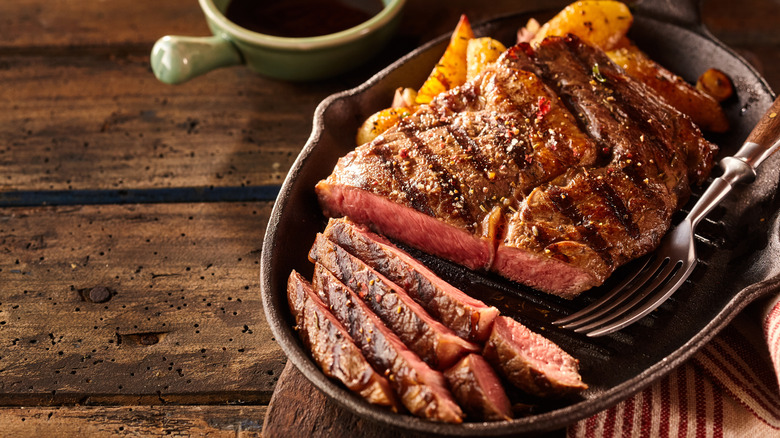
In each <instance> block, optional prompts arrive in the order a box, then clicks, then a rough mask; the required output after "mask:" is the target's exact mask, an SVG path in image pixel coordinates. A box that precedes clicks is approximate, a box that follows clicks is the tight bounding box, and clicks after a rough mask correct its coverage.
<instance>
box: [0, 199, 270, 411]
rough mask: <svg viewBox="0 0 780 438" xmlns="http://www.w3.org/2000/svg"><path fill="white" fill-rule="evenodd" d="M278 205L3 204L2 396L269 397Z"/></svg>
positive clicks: (7, 399) (111, 399)
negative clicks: (267, 231) (269, 277)
mask: <svg viewBox="0 0 780 438" xmlns="http://www.w3.org/2000/svg"><path fill="white" fill-rule="evenodd" d="M270 209H271V203H250V204H241V203H227V204H226V203H211V204H145V205H126V206H116V205H109V206H74V207H48V208H47V207H41V208H12V209H9V208H6V209H0V236H2V237H0V404H3V405H24V404H28V405H29V404H35V405H40V404H56V403H81V404H90V403H104V404H105V403H107V404H119V403H122V404H126V403H131V404H138V403H142V404H160V403H168V402H176V403H187V404H191V403H217V402H239V401H243V402H246V401H253V402H267V401H268V400H269V399H270V395H271V392H272V390H273V388H274V385H275V382H276V379H277V377H278V375H279V373H280V372H281V370H282V367H283V365H284V363H285V357H284V355H283V353H282V351H281V349H280V348H279V346H278V345H277V344H276V343H275V342H274V339H273V336H272V334H271V332H270V329H269V327H268V325H267V323H266V322H265V317H264V314H263V309H262V305H261V302H260V290H259V288H260V286H259V281H260V278H259V275H258V273H259V258H260V249H261V245H262V237H263V233H264V228H265V226H266V221H267V219H268V215H269V214H270ZM102 288H106V289H107V290H103V289H102Z"/></svg>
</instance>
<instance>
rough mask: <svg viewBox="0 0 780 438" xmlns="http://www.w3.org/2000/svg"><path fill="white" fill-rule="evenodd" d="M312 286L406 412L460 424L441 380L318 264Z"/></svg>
mask: <svg viewBox="0 0 780 438" xmlns="http://www.w3.org/2000/svg"><path fill="white" fill-rule="evenodd" d="M313 283H314V287H315V289H316V290H317V292H318V293H319V294H320V296H322V297H323V299H324V301H325V302H326V303H328V305H329V307H330V309H331V310H332V312H333V314H334V315H335V316H336V318H337V319H338V320H339V321H340V322H341V323H342V324H344V326H345V327H346V329H347V332H348V333H349V334H350V336H351V337H352V339H353V340H354V342H355V344H356V345H357V346H358V347H360V349H361V351H362V352H363V355H364V356H365V358H366V359H367V360H368V362H369V363H371V365H372V366H373V367H374V369H375V370H377V371H378V372H380V373H381V374H383V375H385V376H386V377H387V379H388V380H389V381H390V384H391V385H392V386H393V389H395V391H396V394H398V396H399V398H400V399H401V403H402V404H403V405H404V406H405V407H406V409H408V410H409V412H411V413H412V414H413V415H416V416H419V417H423V418H427V419H430V420H434V421H442V422H448V423H461V422H463V411H462V410H461V409H460V407H459V406H458V405H457V403H455V400H453V398H452V394H451V393H450V391H449V390H448V389H447V387H446V382H445V380H444V376H443V375H442V374H441V373H440V372H438V371H436V370H434V369H432V368H431V367H429V366H428V365H427V364H426V363H425V362H423V361H422V359H420V357H419V356H417V355H416V354H414V353H413V352H412V351H411V350H409V348H407V347H406V346H405V345H404V343H403V342H402V341H401V339H400V338H398V336H397V335H395V334H394V333H393V332H392V331H391V330H390V329H389V328H388V327H387V326H386V325H385V324H384V323H383V322H382V321H381V320H380V319H379V317H378V316H377V315H376V314H374V313H373V312H372V311H371V309H369V307H368V305H366V303H365V302H363V300H361V299H360V298H359V297H358V296H357V294H355V293H354V292H352V290H350V288H349V287H347V286H345V285H344V284H343V283H341V282H340V281H339V280H338V279H337V278H336V277H334V276H333V274H331V273H330V272H329V271H328V270H327V269H325V268H324V267H323V266H322V265H320V264H319V263H317V264H315V266H314V281H313Z"/></svg>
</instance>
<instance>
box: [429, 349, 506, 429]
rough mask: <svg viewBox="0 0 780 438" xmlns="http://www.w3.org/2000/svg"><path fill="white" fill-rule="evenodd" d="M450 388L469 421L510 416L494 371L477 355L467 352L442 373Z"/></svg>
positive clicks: (493, 419)
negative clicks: (466, 354)
mask: <svg viewBox="0 0 780 438" xmlns="http://www.w3.org/2000/svg"><path fill="white" fill-rule="evenodd" d="M444 377H445V378H446V379H447V382H448V383H449V384H450V390H451V391H452V394H453V395H454V396H455V399H456V400H457V401H458V403H459V404H460V406H461V407H462V408H463V410H464V411H466V415H467V416H468V417H469V419H470V420H478V421H501V420H511V419H512V406H511V404H510V403H509V398H508V397H507V395H506V392H505V391H504V387H503V386H502V385H501V380H499V378H498V376H497V375H496V372H495V371H493V368H491V366H490V364H488V363H487V361H486V360H485V358H484V357H482V356H480V355H479V354H469V355H468V356H466V357H464V358H463V359H461V360H460V361H459V362H458V363H456V364H455V365H454V366H453V367H452V368H450V369H448V370H447V371H445V372H444Z"/></svg>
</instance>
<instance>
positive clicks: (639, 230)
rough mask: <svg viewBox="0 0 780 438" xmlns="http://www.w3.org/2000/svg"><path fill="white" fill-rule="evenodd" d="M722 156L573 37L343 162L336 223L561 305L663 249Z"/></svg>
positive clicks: (332, 207) (322, 187)
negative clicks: (366, 228)
mask: <svg viewBox="0 0 780 438" xmlns="http://www.w3.org/2000/svg"><path fill="white" fill-rule="evenodd" d="M715 151H716V148H715V146H714V145H712V144H710V143H709V142H707V141H706V140H704V138H703V137H702V135H701V132H700V131H699V130H698V128H697V127H696V126H695V125H694V124H693V123H692V122H691V121H690V119H689V118H688V117H687V116H684V115H683V114H681V113H680V112H678V111H677V110H675V109H674V108H672V107H670V106H669V105H667V104H665V103H664V102H663V101H662V100H660V99H659V98H657V97H656V96H654V94H653V93H652V92H650V91H649V89H648V88H647V87H645V86H644V85H643V84H641V83H639V82H636V81H635V80H633V79H631V78H629V77H628V76H626V75H625V74H624V73H623V72H622V70H620V68H619V67H617V66H615V65H614V64H613V63H612V62H611V61H610V60H609V58H608V57H607V56H606V55H605V54H604V53H603V52H601V51H600V50H598V49H595V48H592V47H590V46H587V45H585V44H583V43H582V42H581V41H580V40H579V39H577V38H576V37H574V36H568V37H551V38H548V39H546V40H545V41H543V42H542V44H541V45H540V47H539V48H538V49H537V50H533V49H532V48H531V47H530V46H529V45H527V44H519V45H517V46H515V47H513V48H510V49H509V50H508V51H507V52H505V53H504V55H502V57H501V58H500V59H499V60H498V61H497V62H496V63H495V64H494V65H493V66H492V67H491V68H488V69H487V70H486V71H485V72H484V73H483V74H481V75H480V76H478V77H477V78H475V79H474V80H472V81H471V82H468V83H466V84H465V85H463V86H461V87H459V88H455V89H453V90H450V91H449V92H447V93H443V94H442V95H440V96H438V97H437V98H435V99H434V100H433V101H432V102H431V104H430V105H423V106H421V107H420V109H419V110H418V111H417V112H415V113H414V114H412V115H411V116H409V117H406V118H405V119H403V120H402V121H401V122H400V123H399V124H398V125H397V126H396V127H394V128H391V129H390V130H389V131H388V132H386V133H385V134H383V135H382V136H380V137H377V138H376V139H375V140H373V141H372V142H370V143H367V144H365V145H362V146H359V147H358V148H357V149H356V150H355V151H353V152H351V153H349V154H348V155H347V156H345V157H343V158H342V159H341V160H339V162H338V164H337V165H336V168H335V169H334V171H333V173H332V174H331V175H330V176H329V177H328V178H327V179H325V180H323V181H321V182H320V183H319V184H318V185H317V187H316V190H317V194H318V196H319V199H320V203H321V205H322V207H323V210H324V211H325V213H326V214H328V215H330V216H341V215H346V216H348V217H350V218H351V219H353V220H355V221H357V222H360V223H366V224H370V225H371V226H372V227H373V228H374V229H375V230H377V231H378V232H380V233H382V234H385V235H388V236H390V237H392V238H396V239H398V240H400V241H402V242H405V243H407V244H409V245H411V246H414V247H416V248H419V249H421V250H423V251H426V252H428V253H432V254H436V255H438V256H441V257H444V258H447V259H450V260H453V261H455V262H457V263H460V264H463V265H464V266H466V267H468V268H472V269H477V268H483V269H491V270H494V271H496V272H498V273H500V274H501V275H503V276H505V277H507V278H510V279H513V280H516V281H519V282H522V283H525V284H528V285H530V286H532V287H535V288H537V289H540V290H543V291H546V292H549V293H553V294H556V295H560V296H563V297H566V298H571V297H573V296H576V295H577V294H578V293H580V292H582V291H583V290H586V289H589V288H591V287H593V286H596V285H599V284H601V283H603V281H604V280H605V279H606V277H607V276H609V275H610V274H611V273H612V272H613V271H614V270H615V269H616V268H617V267H618V266H620V265H621V264H623V263H625V262H627V261H628V260H631V259H633V258H635V257H638V256H640V255H642V254H645V253H647V252H648V251H650V250H651V249H653V248H654V247H656V246H657V244H658V242H659V240H660V238H661V236H662V235H663V234H665V233H666V231H667V230H668V228H669V224H670V220H671V216H672V213H673V212H674V211H675V210H676V209H677V208H679V207H680V206H681V205H682V204H683V203H684V202H685V201H686V200H687V198H688V196H689V194H690V188H689V184H691V183H701V182H702V181H703V180H704V179H705V178H706V176H707V175H708V173H709V171H710V169H711V167H712V161H713V156H714V154H715Z"/></svg>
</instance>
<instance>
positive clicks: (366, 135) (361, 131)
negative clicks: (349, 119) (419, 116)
mask: <svg viewBox="0 0 780 438" xmlns="http://www.w3.org/2000/svg"><path fill="white" fill-rule="evenodd" d="M410 113H411V111H410V110H409V109H408V108H385V109H383V110H381V111H377V112H375V113H374V114H372V115H371V116H369V117H368V118H367V119H366V121H365V122H363V124H362V125H360V128H358V132H357V137H356V138H355V142H356V143H357V144H358V145H361V144H363V143H368V142H369V141H371V140H373V139H375V138H376V137H378V136H379V135H381V134H382V133H383V132H385V131H387V130H388V129H390V128H392V127H393V126H395V124H396V123H398V122H399V121H400V120H401V119H403V118H404V117H406V116H408V115H409V114H410Z"/></svg>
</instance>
